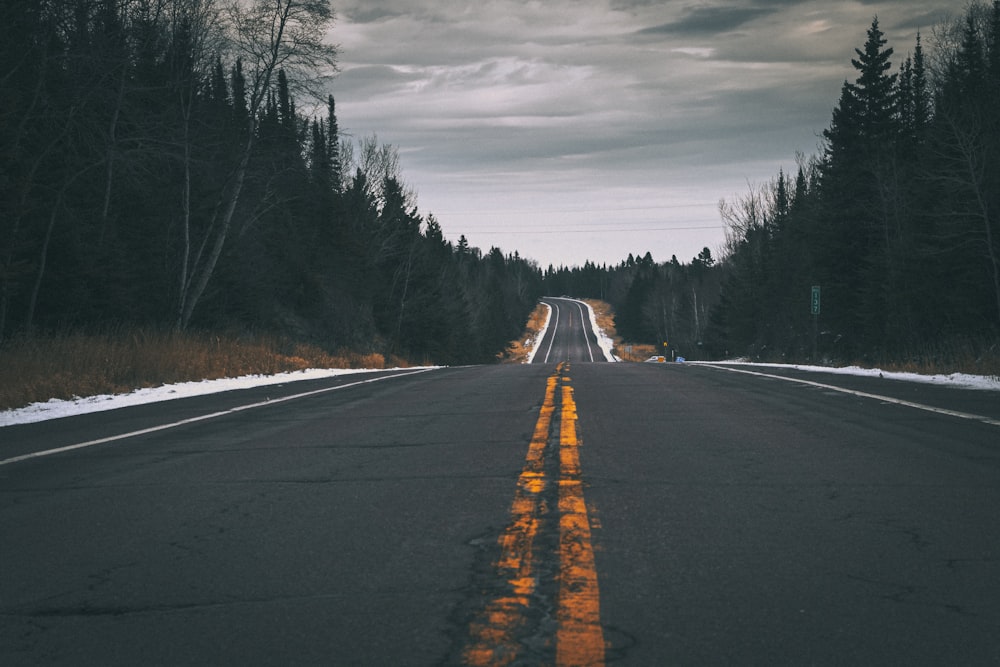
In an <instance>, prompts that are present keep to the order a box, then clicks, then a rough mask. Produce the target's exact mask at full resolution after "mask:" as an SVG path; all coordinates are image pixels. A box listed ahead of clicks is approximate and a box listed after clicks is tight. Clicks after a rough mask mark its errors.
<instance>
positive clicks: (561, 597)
mask: <svg viewBox="0 0 1000 667" xmlns="http://www.w3.org/2000/svg"><path fill="white" fill-rule="evenodd" d="M567 368H568V366H567V365H566V364H559V366H558V367H557V368H556V372H555V373H554V374H553V375H552V376H551V377H549V378H548V381H547V383H546V388H545V399H544V401H543V402H542V407H541V409H540V411H539V414H538V420H537V422H536V423H535V430H534V433H533V434H532V438H531V444H530V445H529V447H528V453H527V456H526V457H525V463H524V468H523V469H522V470H521V474H520V476H519V477H518V483H517V490H516V492H515V496H514V502H513V503H512V504H511V509H510V513H511V522H510V524H509V525H508V527H507V529H506V530H505V531H504V533H503V534H502V535H501V536H500V538H499V541H498V544H499V546H500V558H499V560H498V561H497V564H496V567H497V571H498V574H499V576H500V578H501V579H503V580H504V581H505V584H506V586H505V588H504V591H503V592H502V593H500V594H498V595H497V597H496V598H494V599H493V600H491V601H489V603H488V604H487V605H486V607H485V609H484V610H483V612H482V613H481V614H480V615H479V616H478V617H477V618H476V620H475V621H473V622H472V623H471V624H470V629H469V632H470V641H469V644H468V646H467V647H466V649H465V651H464V652H463V654H462V658H463V660H464V662H465V664H467V665H473V666H476V667H485V666H488V665H489V666H492V665H509V664H511V663H513V662H514V661H515V660H517V659H518V658H519V657H523V656H520V651H521V646H520V645H519V642H518V639H517V631H518V630H519V629H520V628H521V627H522V626H523V625H524V623H525V620H526V614H527V612H528V610H529V607H530V605H531V604H532V600H533V597H534V596H535V593H536V591H537V590H538V583H539V582H538V577H539V573H538V572H537V571H536V568H535V559H536V557H537V556H536V554H535V538H536V537H537V535H538V533H539V531H540V530H542V529H543V522H544V518H543V517H542V513H543V511H544V509H543V506H544V500H543V498H542V495H541V494H542V493H543V492H544V491H545V490H546V488H547V487H548V483H549V480H548V479H547V478H546V473H545V450H546V447H547V445H548V442H549V433H550V430H551V426H552V420H553V419H554V418H556V419H558V423H559V480H558V511H559V547H558V554H552V555H558V558H559V581H558V593H557V596H558V597H557V600H556V603H555V606H556V620H557V622H558V628H557V630H556V637H555V648H556V662H555V664H556V665H557V666H558V667H571V666H577V665H592V666H595V667H602V666H603V665H604V648H605V644H604V634H603V630H602V629H601V618H600V596H599V594H598V586H597V567H596V563H595V561H594V549H593V546H592V545H591V535H590V519H589V517H588V514H587V505H586V502H585V501H584V498H583V483H582V481H581V477H580V456H579V445H580V442H579V439H578V438H577V434H576V403H575V401H574V400H573V390H572V388H571V387H570V386H569V385H568V384H565V383H568V381H569V378H568V377H565V371H566V369H567ZM560 378H562V379H563V380H564V384H563V386H562V387H561V391H559V392H558V395H559V397H560V399H561V400H560V409H559V411H558V413H557V412H556V407H555V403H556V396H557V389H559V387H558V384H559V380H560ZM552 530H555V528H554V527H553V528H552Z"/></svg>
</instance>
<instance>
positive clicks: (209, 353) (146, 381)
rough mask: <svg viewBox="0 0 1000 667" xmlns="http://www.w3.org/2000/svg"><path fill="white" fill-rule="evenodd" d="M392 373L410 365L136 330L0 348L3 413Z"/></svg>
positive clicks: (300, 347)
mask: <svg viewBox="0 0 1000 667" xmlns="http://www.w3.org/2000/svg"><path fill="white" fill-rule="evenodd" d="M387 365H388V366H406V365H408V364H407V363H406V362H405V361H403V360H401V359H397V358H391V359H388V360H387V359H386V358H385V356H383V355H382V354H378V353H369V354H360V353H356V352H351V351H341V352H337V353H334V354H331V353H328V352H327V351H325V350H323V349H322V348H320V347H318V346H315V345H309V344H302V343H294V342H289V341H284V340H281V339H278V338H272V337H267V336H259V337H257V336H255V337H252V338H236V337H226V336H213V335H208V334H196V333H174V332H168V333H163V332H156V331H146V330H132V331H112V332H108V333H105V334H79V333H71V334H62V335H55V336H46V337H35V338H15V339H11V340H8V341H5V342H4V344H3V345H2V346H0V410H7V409H11V408H19V407H23V406H25V405H29V404H31V403H36V402H40V401H47V400H49V399H52V398H62V399H69V398H74V397H77V396H95V395H99V394H113V393H126V392H129V391H132V390H135V389H139V388H142V387H156V386H160V385H163V384H168V383H175V382H188V381H196V380H214V379H218V378H224V377H239V376H242V375H256V374H260V375H272V374H274V373H282V372H287V371H297V370H303V369H306V368H385V367H387Z"/></svg>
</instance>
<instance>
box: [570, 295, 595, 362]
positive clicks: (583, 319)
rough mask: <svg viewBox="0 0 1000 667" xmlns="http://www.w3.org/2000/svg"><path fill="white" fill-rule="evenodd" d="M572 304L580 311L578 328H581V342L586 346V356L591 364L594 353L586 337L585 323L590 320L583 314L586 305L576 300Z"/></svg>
mask: <svg viewBox="0 0 1000 667" xmlns="http://www.w3.org/2000/svg"><path fill="white" fill-rule="evenodd" d="M573 303H575V304H576V307H577V309H579V311H580V326H582V327H583V342H584V343H586V344H587V354H589V355H590V361H591V363H593V361H594V351H593V350H591V349H590V336H588V335H587V322H589V321H590V318H589V317H587V316H585V315H584V314H583V307H584V306H585V305H586V304H585V303H583V302H582V301H576V300H574V301H573Z"/></svg>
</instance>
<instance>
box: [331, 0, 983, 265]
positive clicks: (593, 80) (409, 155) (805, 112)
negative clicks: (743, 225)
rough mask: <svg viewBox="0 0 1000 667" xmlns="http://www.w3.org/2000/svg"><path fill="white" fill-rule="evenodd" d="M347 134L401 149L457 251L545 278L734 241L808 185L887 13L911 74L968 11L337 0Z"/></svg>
mask: <svg viewBox="0 0 1000 667" xmlns="http://www.w3.org/2000/svg"><path fill="white" fill-rule="evenodd" d="M333 6H334V9H335V10H336V12H337V23H336V25H335V29H334V34H333V37H332V39H333V41H334V42H335V43H337V44H339V46H340V59H339V63H340V69H341V72H340V74H339V75H338V76H337V78H336V79H335V80H334V82H333V87H332V90H333V93H334V96H335V97H336V100H337V117H338V120H339V123H340V129H341V131H342V132H344V133H347V134H349V135H351V136H353V137H354V138H355V139H360V138H361V137H363V136H366V135H371V134H373V133H374V134H377V135H378V138H379V140H380V141H382V142H384V143H391V144H393V145H395V146H396V147H397V148H398V149H399V153H400V157H401V172H402V177H403V180H404V181H405V182H406V183H407V184H408V185H409V186H411V187H412V188H414V189H415V190H416V193H417V204H418V207H419V210H420V212H421V213H422V214H424V215H426V214H427V213H433V214H434V215H435V217H436V218H437V219H438V220H439V222H440V223H441V226H442V228H443V229H444V233H445V236H446V237H447V238H448V239H450V240H452V241H457V240H458V238H459V235H461V234H464V235H465V236H466V237H467V238H468V240H469V242H470V244H472V245H474V246H478V247H480V248H482V249H483V250H484V251H486V250H489V248H490V247H491V246H499V247H500V248H502V249H503V250H504V251H505V252H508V253H509V252H513V251H515V250H517V251H518V252H520V253H521V255H522V256H525V257H529V258H532V259H535V260H537V261H538V262H539V264H541V265H542V267H543V268H544V267H546V266H547V265H548V264H550V263H552V264H555V265H557V266H558V265H560V264H564V265H582V264H583V262H584V261H585V260H591V261H594V262H597V263H598V264H601V263H605V262H607V263H609V264H611V263H618V262H619V261H621V260H622V259H624V258H625V257H626V256H627V255H628V254H629V253H630V252H631V253H645V252H646V251H649V252H651V253H652V255H653V258H654V259H655V260H657V261H666V260H669V259H670V256H671V255H677V257H678V259H679V260H681V261H682V262H688V261H690V260H691V258H692V257H694V256H695V255H696V254H697V253H698V251H700V250H701V248H702V247H705V246H707V247H709V248H710V249H711V250H712V252H713V254H717V250H718V249H719V248H720V246H721V244H722V240H723V230H722V223H721V220H720V217H719V213H718V203H719V200H720V199H722V198H726V199H732V198H734V197H736V196H740V195H742V194H744V193H745V192H746V191H747V187H748V183H761V182H765V181H768V180H770V179H772V178H774V177H775V176H776V175H777V173H778V170H779V168H784V169H785V171H786V172H791V173H793V174H794V172H795V170H796V169H797V167H796V163H795V155H796V152H801V153H804V154H806V155H813V154H816V153H817V152H818V147H819V144H820V135H821V133H822V131H823V130H824V129H825V128H826V127H828V125H829V122H830V116H831V112H832V110H833V107H834V105H835V104H836V103H837V99H838V97H839V94H840V88H841V85H842V84H843V81H844V80H845V79H848V78H849V79H850V80H852V81H853V80H854V78H855V72H854V70H853V68H852V67H851V63H850V61H851V58H852V57H854V55H855V54H854V51H853V50H854V48H855V47H861V46H862V45H863V43H864V41H865V37H866V31H867V29H868V28H869V26H870V25H871V21H872V18H873V17H874V16H875V15H878V17H879V23H880V26H881V28H882V30H883V31H884V32H885V33H886V36H887V37H888V39H889V46H892V47H894V48H895V51H896V54H895V56H894V58H893V64H894V66H898V65H899V63H900V62H901V60H902V59H903V58H905V56H906V55H907V54H908V53H910V52H912V50H913V45H914V39H915V35H916V32H917V30H918V29H919V30H920V31H921V33H922V35H923V39H924V44H925V46H928V45H929V43H930V41H931V32H932V30H931V29H932V28H933V26H934V25H936V24H937V23H939V22H940V21H941V20H942V19H943V18H945V17H947V16H954V15H958V14H960V13H961V12H962V10H963V8H964V6H965V5H964V3H963V2H962V0H895V1H893V0H886V1H867V0H853V1H846V0H844V1H842V0H814V1H808V0H807V1H801V0H707V1H699V0H679V1H675V0H669V1H664V0H528V1H523V0H521V1H519V0H489V1H484V2H476V3H472V2H466V1H465V0H462V1H458V0H334V2H333Z"/></svg>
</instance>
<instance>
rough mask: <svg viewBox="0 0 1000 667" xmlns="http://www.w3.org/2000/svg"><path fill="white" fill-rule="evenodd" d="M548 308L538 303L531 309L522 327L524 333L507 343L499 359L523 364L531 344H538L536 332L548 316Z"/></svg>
mask: <svg viewBox="0 0 1000 667" xmlns="http://www.w3.org/2000/svg"><path fill="white" fill-rule="evenodd" d="M548 312H549V311H548V308H546V307H545V306H544V305H543V304H538V305H537V306H535V309H534V310H533V311H531V315H530V316H529V317H528V324H527V326H526V327H525V328H524V333H522V334H521V337H520V338H518V339H517V340H512V341H511V342H510V343H508V345H507V349H506V350H504V351H503V354H501V355H499V360H500V362H501V363H504V364H523V363H524V362H526V361H527V360H528V354H529V353H530V352H531V346H530V345H529V343H531V344H533V345H537V344H538V340H537V339H538V334H539V333H540V332H541V330H542V327H543V326H544V325H545V318H546V317H547V316H548Z"/></svg>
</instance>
